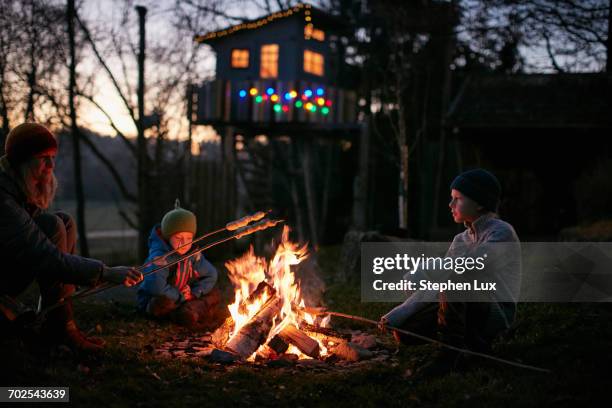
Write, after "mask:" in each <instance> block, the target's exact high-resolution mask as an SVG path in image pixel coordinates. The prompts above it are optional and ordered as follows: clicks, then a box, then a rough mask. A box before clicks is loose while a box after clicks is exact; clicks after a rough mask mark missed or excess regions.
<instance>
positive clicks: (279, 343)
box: [268, 334, 289, 354]
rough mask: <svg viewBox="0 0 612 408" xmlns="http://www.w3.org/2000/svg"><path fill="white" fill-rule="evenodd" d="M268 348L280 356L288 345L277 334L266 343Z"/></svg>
mask: <svg viewBox="0 0 612 408" xmlns="http://www.w3.org/2000/svg"><path fill="white" fill-rule="evenodd" d="M268 347H270V348H271V349H272V350H274V351H275V352H276V353H277V354H282V353H284V352H285V351H287V349H288V348H289V344H287V342H286V341H285V340H283V339H282V338H281V337H280V336H279V335H278V334H277V335H276V336H274V337H273V338H272V340H270V341H269V342H268Z"/></svg>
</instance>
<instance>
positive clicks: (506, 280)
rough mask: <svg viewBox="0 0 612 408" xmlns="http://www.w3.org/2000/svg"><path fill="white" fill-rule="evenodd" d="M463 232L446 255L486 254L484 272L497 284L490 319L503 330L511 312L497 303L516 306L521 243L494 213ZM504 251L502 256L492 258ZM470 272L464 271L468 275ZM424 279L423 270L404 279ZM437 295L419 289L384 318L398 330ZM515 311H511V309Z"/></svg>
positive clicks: (512, 230) (519, 281) (519, 283)
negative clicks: (502, 327) (485, 268)
mask: <svg viewBox="0 0 612 408" xmlns="http://www.w3.org/2000/svg"><path fill="white" fill-rule="evenodd" d="M464 225H465V226H466V228H467V229H466V230H465V231H463V232H462V233H460V234H457V235H456V236H455V238H454V239H453V242H452V244H451V246H450V248H449V249H448V251H447V253H446V256H452V257H458V256H472V257H477V256H482V255H483V254H485V253H487V254H489V255H488V260H487V272H488V273H491V274H492V275H491V276H492V277H493V278H494V280H495V281H497V282H498V284H497V290H496V292H495V294H494V295H493V299H491V301H492V302H493V303H494V305H495V306H496V307H494V308H493V310H494V311H496V312H499V313H496V314H497V315H496V316H491V318H492V319H493V320H498V321H499V323H500V324H502V325H503V326H505V327H506V328H507V327H509V326H510V325H511V324H512V320H513V319H514V311H512V313H510V315H509V314H508V313H507V311H506V310H505V308H504V307H503V306H500V302H499V300H500V299H501V300H503V301H504V302H507V301H508V300H512V303H514V304H516V302H517V301H518V296H519V291H520V285H521V247H520V241H519V239H518V236H517V235H516V232H515V231H514V228H513V227H512V225H510V224H508V223H507V222H505V221H502V220H500V219H499V218H498V216H497V214H495V213H487V214H484V215H482V216H480V217H479V218H478V219H476V221H474V222H473V223H472V224H468V223H466V224H464ZM493 243H508V244H507V245H506V244H504V245H498V246H495V245H491V244H493ZM500 251H503V256H493V257H492V256H491V254H495V253H497V254H499V253H500ZM468 273H469V272H466V274H468ZM415 277H416V279H417V280H418V279H426V278H427V277H426V275H425V273H424V272H423V271H422V270H419V271H417V272H416V274H415V275H413V276H405V278H406V279H411V280H415ZM437 298H438V292H436V291H423V290H418V291H416V292H413V293H412V294H411V295H410V297H409V298H408V299H407V300H406V301H405V302H404V303H402V304H401V305H399V306H397V307H395V308H394V309H392V310H391V311H390V312H389V313H387V314H386V315H384V316H383V318H384V319H386V321H387V324H389V325H390V326H394V327H401V326H402V325H403V324H404V323H405V322H406V321H407V320H408V318H410V316H412V315H413V314H414V313H416V312H417V311H419V310H420V309H421V308H423V307H424V306H425V305H426V304H427V303H428V302H434V301H437ZM513 309H514V308H513Z"/></svg>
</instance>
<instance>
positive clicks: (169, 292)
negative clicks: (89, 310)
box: [138, 200, 220, 329]
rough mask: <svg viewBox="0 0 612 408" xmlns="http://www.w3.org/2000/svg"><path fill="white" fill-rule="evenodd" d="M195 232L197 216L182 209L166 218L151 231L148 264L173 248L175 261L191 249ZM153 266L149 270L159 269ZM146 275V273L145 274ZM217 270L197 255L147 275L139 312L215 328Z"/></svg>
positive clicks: (190, 324)
mask: <svg viewBox="0 0 612 408" xmlns="http://www.w3.org/2000/svg"><path fill="white" fill-rule="evenodd" d="M195 232H196V216H195V215H194V214H193V213H192V212H191V211H188V210H186V209H184V208H181V207H180V204H179V201H178V200H176V203H175V208H174V209H173V210H172V211H169V212H168V213H166V215H164V217H163V219H162V221H161V224H157V225H155V226H154V227H153V229H152V230H151V235H150V237H149V256H148V258H147V260H146V261H145V262H149V261H151V260H153V259H154V258H157V257H158V256H162V255H164V254H166V253H168V252H170V251H172V250H174V249H177V248H178V250H177V253H175V254H173V255H171V256H169V257H167V261H168V262H172V261H173V260H176V259H177V258H179V257H180V256H182V255H184V254H186V253H187V252H188V251H189V250H190V249H191V242H192V241H193V237H194V235H195ZM156 267H157V266H156V265H151V266H149V267H148V268H147V271H150V270H152V269H154V268H156ZM145 273H146V272H145ZM216 282H217V270H216V269H215V267H214V266H213V265H212V264H211V263H210V262H208V261H207V260H206V258H204V255H202V254H201V253H200V254H197V255H194V256H192V257H191V258H188V259H185V260H184V261H181V262H179V263H178V264H176V265H174V266H172V267H170V268H164V269H161V270H159V271H157V272H156V273H153V274H150V275H147V276H146V278H145V280H144V281H143V283H142V284H141V285H140V288H139V289H138V309H139V310H140V311H141V312H144V313H145V314H147V315H149V316H152V317H155V318H169V319H170V320H172V321H174V322H175V323H178V324H180V325H182V326H185V327H188V328H192V329H212V328H213V326H214V325H215V321H216V320H217V313H216V312H217V306H218V304H219V300H220V298H219V290H218V289H216V288H215V287H214V286H215V283H216Z"/></svg>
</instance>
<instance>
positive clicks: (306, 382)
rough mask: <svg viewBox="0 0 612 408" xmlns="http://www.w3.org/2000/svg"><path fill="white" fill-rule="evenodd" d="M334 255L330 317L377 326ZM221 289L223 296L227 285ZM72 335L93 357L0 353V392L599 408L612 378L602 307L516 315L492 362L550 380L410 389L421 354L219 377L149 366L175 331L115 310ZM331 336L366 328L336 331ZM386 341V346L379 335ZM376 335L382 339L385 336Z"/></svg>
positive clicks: (608, 313)
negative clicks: (341, 275)
mask: <svg viewBox="0 0 612 408" xmlns="http://www.w3.org/2000/svg"><path fill="white" fill-rule="evenodd" d="M338 255H339V251H338V248H324V249H323V250H322V256H321V258H320V260H321V266H322V270H323V271H324V273H325V278H326V280H327V282H328V284H329V289H328V291H327V293H326V301H327V304H328V306H329V308H330V309H332V310H335V311H340V312H346V313H351V314H356V315H360V316H363V317H367V318H371V319H378V318H379V317H380V315H381V314H383V313H384V312H385V311H387V310H388V309H390V308H391V307H392V306H393V305H392V304H372V303H361V302H360V290H359V287H358V286H348V287H347V286H341V285H334V284H333V281H332V276H333V272H332V271H333V264H334V262H335V260H337V259H339V258H338ZM221 286H222V287H224V288H225V289H226V295H227V294H228V284H227V281H226V279H222V281H221ZM76 310H77V312H78V319H79V322H80V324H81V326H82V327H83V328H84V329H86V330H90V331H91V332H97V333H98V335H99V336H100V337H102V338H104V339H105V340H106V341H107V344H108V345H107V348H106V350H105V352H104V353H103V354H102V355H100V356H97V357H89V358H86V357H77V356H74V355H72V354H70V353H67V352H61V351H56V352H54V353H52V354H50V355H49V354H42V355H32V354H31V353H27V352H24V350H23V349H22V348H21V347H20V345H19V344H18V342H15V341H9V342H5V344H3V345H2V347H1V351H0V361H2V365H3V369H2V378H1V380H0V384H2V385H40V386H43V385H44V386H51V385H55V386H69V387H70V398H71V401H72V402H73V403H74V405H78V406H92V407H95V406H143V407H144V406H146V407H154V406H160V407H161V406H163V407H174V406H177V407H178V406H181V407H182V406H215V405H216V406H235V405H252V406H265V405H283V406H285V405H288V406H293V407H307V406H333V407H339V406H376V407H378V406H512V407H516V406H536V405H537V406H553V405H554V406H575V405H578V404H580V405H582V406H585V405H586V406H594V405H601V403H602V402H603V401H607V399H608V398H607V397H608V396H609V386H610V384H611V379H612V376H611V375H610V374H609V373H610V369H609V367H610V365H611V363H612V354H611V353H610V344H612V307H610V305H609V304H554V305H553V304H522V305H520V307H519V324H518V326H517V328H516V330H515V332H514V333H513V335H512V336H511V337H510V338H508V339H506V340H505V341H503V342H501V343H498V344H496V346H495V354H497V355H499V356H501V357H503V358H507V359H511V360H516V361H521V362H524V363H527V364H532V365H536V366H540V367H546V368H549V369H551V370H552V373H550V374H542V373H537V372H531V371H527V370H523V369H519V368H513V367H508V366H504V365H501V364H499V363H494V362H488V361H484V360H478V361H476V362H474V363H473V364H472V367H471V368H470V369H469V370H468V371H467V372H463V373H453V374H450V375H447V376H444V377H441V378H433V379H419V378H418V377H417V376H415V375H414V374H413V373H414V369H415V366H417V365H419V364H421V363H422V362H424V361H426V360H427V359H428V358H429V357H430V356H431V355H432V352H433V348H432V347H431V346H418V347H401V348H399V351H398V355H397V357H398V363H396V364H393V363H388V364H378V365H370V366H363V367H358V368H352V369H347V370H327V371H322V370H316V369H296V368H274V369H272V368H255V367H252V366H221V365H215V364H211V363H208V362H206V361H204V360H202V361H198V362H189V361H182V360H162V359H158V358H156V357H155V356H154V355H153V354H152V353H151V352H150V347H147V346H148V345H158V344H161V343H162V342H164V341H167V340H168V339H169V338H171V337H173V336H175V337H176V336H179V337H180V335H181V333H184V332H182V331H181V329H179V328H177V327H176V326H173V325H171V324H166V323H154V322H151V321H148V320H146V319H144V318H142V317H140V316H139V315H137V314H136V313H135V311H134V309H133V307H131V306H130V305H129V304H128V303H125V302H123V301H118V300H107V299H100V298H98V299H94V300H86V301H85V300H84V301H81V302H80V303H79V304H78V305H77V308H76ZM336 322H337V324H338V325H340V326H341V327H354V328H359V329H362V330H370V331H372V332H375V329H374V328H372V327H368V326H363V325H360V324H358V323H355V322H352V321H341V320H336ZM381 336H383V338H386V339H387V340H388V341H390V338H389V337H388V336H386V335H381ZM384 336H386V337H384Z"/></svg>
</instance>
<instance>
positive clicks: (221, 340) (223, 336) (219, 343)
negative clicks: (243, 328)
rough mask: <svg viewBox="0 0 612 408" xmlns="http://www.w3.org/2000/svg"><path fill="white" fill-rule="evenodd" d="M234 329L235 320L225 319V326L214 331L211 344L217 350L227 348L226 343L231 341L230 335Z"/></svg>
mask: <svg viewBox="0 0 612 408" xmlns="http://www.w3.org/2000/svg"><path fill="white" fill-rule="evenodd" d="M233 328H234V319H233V318H232V316H230V317H228V318H227V319H225V321H224V322H223V324H222V325H221V326H219V327H218V328H217V330H215V331H214V333H213V334H212V336H211V343H212V344H214V345H215V347H217V348H223V347H225V343H227V341H228V340H229V336H230V333H231V332H232V329H233Z"/></svg>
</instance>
